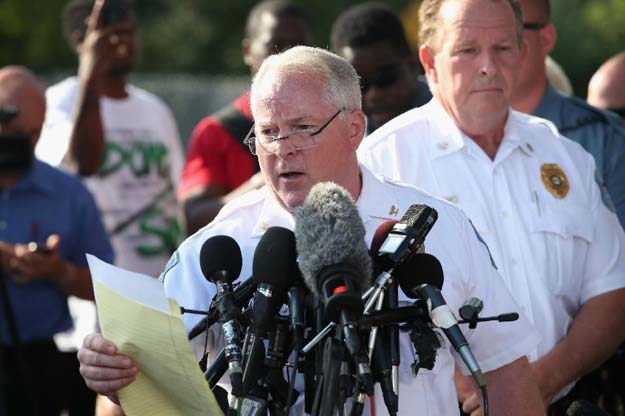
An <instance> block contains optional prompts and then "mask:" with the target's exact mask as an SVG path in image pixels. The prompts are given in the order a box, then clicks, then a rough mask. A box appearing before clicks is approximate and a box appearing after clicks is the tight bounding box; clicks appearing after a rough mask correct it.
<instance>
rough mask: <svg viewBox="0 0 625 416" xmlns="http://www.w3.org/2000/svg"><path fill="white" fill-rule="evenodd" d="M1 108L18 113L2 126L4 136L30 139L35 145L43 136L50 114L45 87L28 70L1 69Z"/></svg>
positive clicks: (19, 68)
mask: <svg viewBox="0 0 625 416" xmlns="http://www.w3.org/2000/svg"><path fill="white" fill-rule="evenodd" d="M0 107H2V108H4V107H13V108H15V109H16V110H17V111H18V113H17V116H16V117H14V118H13V119H11V120H10V121H8V122H6V123H4V124H2V127H1V132H2V133H15V134H25V135H28V136H29V137H30V138H31V139H32V141H33V145H34V144H35V143H36V141H37V139H38V138H39V134H40V133H41V126H42V125H43V120H44V117H45V111H46V99H45V89H44V86H43V85H42V84H41V83H40V82H39V80H37V78H36V77H35V76H34V75H33V74H32V73H31V72H30V71H28V70H27V69H26V68H23V67H19V66H7V67H4V68H0Z"/></svg>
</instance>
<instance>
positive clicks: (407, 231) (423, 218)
mask: <svg viewBox="0 0 625 416" xmlns="http://www.w3.org/2000/svg"><path fill="white" fill-rule="evenodd" d="M437 219H438V212H437V211H436V210H435V209H434V208H431V207H429V206H427V205H423V204H413V205H411V206H410V207H409V208H408V209H407V210H406V212H405V213H404V215H403V216H402V218H401V220H400V221H399V223H394V224H393V222H392V221H386V222H385V223H382V224H381V225H380V226H379V227H378V230H376V234H375V236H374V239H373V243H372V250H373V256H374V259H375V263H376V265H378V266H379V267H381V268H382V270H383V271H386V272H388V273H393V271H394V270H395V269H396V268H397V267H401V265H402V264H404V263H405V262H406V261H407V260H409V259H411V258H412V257H413V256H414V255H415V254H416V253H417V252H418V251H419V250H422V248H423V244H424V241H425V237H426V236H427V235H428V233H429V232H430V230H431V229H432V227H433V226H434V224H435V223H436V220H437ZM391 224H392V226H391ZM389 228H390V229H389ZM386 230H388V231H386ZM384 231H386V233H384ZM382 238H383V239H384V240H383V242H382V243H380V242H379V241H380V240H381V239H382ZM387 276H388V275H386V276H385V273H384V272H383V273H382V274H381V275H380V277H378V279H376V284H378V285H381V284H382V283H381V282H382V281H385V280H387V278H388V277H387ZM387 286H388V287H387V290H386V296H385V298H384V307H385V308H386V309H396V308H397V307H398V306H399V297H398V290H397V279H396V278H395V279H391V280H390V283H387ZM374 293H375V292H374ZM388 335H389V336H388V343H389V352H390V363H391V365H392V380H393V391H394V393H395V395H399V365H400V354H399V326H398V325H390V326H389V329H388Z"/></svg>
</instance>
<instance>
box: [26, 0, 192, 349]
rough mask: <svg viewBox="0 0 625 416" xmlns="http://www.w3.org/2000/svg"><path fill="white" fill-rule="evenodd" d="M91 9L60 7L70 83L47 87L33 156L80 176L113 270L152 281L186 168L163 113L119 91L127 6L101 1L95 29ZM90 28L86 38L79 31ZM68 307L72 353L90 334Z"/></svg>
mask: <svg viewBox="0 0 625 416" xmlns="http://www.w3.org/2000/svg"><path fill="white" fill-rule="evenodd" d="M92 8H93V0H73V1H72V2H70V3H68V4H67V6H66V7H65V10H64V14H63V20H64V21H63V24H64V31H65V35H66V37H67V39H68V41H69V42H70V44H71V45H72V47H74V48H75V50H76V52H77V54H78V58H79V67H78V76H77V77H70V78H68V79H65V80H64V81H62V82H60V83H58V84H56V85H53V86H51V87H50V88H48V90H47V92H46V101H47V111H46V119H45V124H44V127H43V131H42V134H41V139H40V141H39V143H38V145H37V148H36V150H35V152H36V155H37V157H39V158H40V159H41V160H44V161H46V162H48V163H50V164H52V165H60V164H62V165H63V166H64V167H66V168H67V169H69V170H71V171H73V172H75V173H77V174H79V175H81V176H83V177H84V182H85V184H86V185H87V188H88V189H89V190H90V191H91V193H92V194H93V196H94V198H95V200H96V203H97V205H98V207H99V208H100V211H101V212H102V217H103V222H104V224H105V227H106V229H107V231H108V233H109V236H110V239H111V243H112V245H113V248H114V250H115V258H116V264H117V265H118V266H120V267H123V268H125V269H128V270H132V271H135V272H140V273H144V274H147V275H150V276H158V275H159V273H160V272H161V270H162V268H163V266H164V265H165V264H166V263H167V259H168V258H169V256H170V255H171V253H172V251H173V250H174V249H175V248H176V247H177V245H178V243H179V239H180V236H181V232H180V226H179V224H178V219H177V217H178V216H177V204H176V198H175V195H176V188H177V184H178V180H179V177H180V173H181V170H182V165H183V161H184V157H183V152H182V147H181V142H180V138H179V134H178V129H177V126H176V122H175V120H174V118H173V115H172V113H171V111H170V110H169V108H168V107H167V106H166V104H165V103H164V102H163V101H162V100H161V99H159V98H158V97H156V96H155V95H153V94H150V93H149V92H147V91H144V90H142V89H140V88H137V87H134V86H132V85H130V84H128V82H127V78H128V74H129V73H130V71H131V70H132V67H133V64H134V60H135V55H136V51H135V48H136V42H137V36H136V19H135V14H134V11H133V9H132V8H131V6H130V3H129V2H128V1H126V0H115V1H107V2H105V5H104V7H103V9H102V11H101V14H100V18H99V19H98V21H97V22H94V23H93V24H91V22H90V21H89V19H88V16H89V15H90V13H91V10H92ZM88 25H90V26H93V27H92V28H91V27H90V29H89V30H88V29H87V26H88ZM78 303H79V301H77V300H76V299H71V300H70V305H71V309H72V315H73V316H74V318H75V319H76V327H80V328H87V332H84V331H82V332H81V333H77V334H74V336H72V337H70V338H69V339H67V338H66V337H65V338H64V337H57V338H58V339H57V343H58V344H59V346H60V347H62V348H65V349H71V348H74V349H75V348H76V347H77V346H78V345H80V342H81V341H82V338H84V335H86V333H89V332H91V331H92V330H93V325H94V320H95V311H94V307H93V304H92V303H88V304H85V303H81V304H80V305H78Z"/></svg>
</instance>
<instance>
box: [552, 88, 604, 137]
mask: <svg viewBox="0 0 625 416" xmlns="http://www.w3.org/2000/svg"><path fill="white" fill-rule="evenodd" d="M567 103H569V104H570V105H571V106H573V107H576V108H577V110H578V111H580V110H581V111H583V112H584V113H583V114H580V115H579V116H578V117H576V118H574V119H573V120H570V121H569V122H568V123H567V124H566V125H563V126H562V127H561V128H560V133H561V134H562V135H564V136H566V132H567V131H574V130H577V129H581V128H583V127H586V126H589V125H593V124H612V122H611V120H610V118H609V117H608V113H606V112H605V111H603V110H601V109H599V108H596V107H593V106H591V105H590V104H588V103H587V102H586V101H584V100H582V99H581V98H579V97H567Z"/></svg>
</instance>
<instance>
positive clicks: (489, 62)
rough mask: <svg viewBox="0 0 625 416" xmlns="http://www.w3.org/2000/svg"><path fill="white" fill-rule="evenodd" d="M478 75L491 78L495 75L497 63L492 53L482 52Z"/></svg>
mask: <svg viewBox="0 0 625 416" xmlns="http://www.w3.org/2000/svg"><path fill="white" fill-rule="evenodd" d="M479 69H480V75H483V76H493V75H495V74H496V73H497V63H496V61H495V56H494V55H493V52H492V51H489V50H484V51H483V52H482V53H481V54H480V60H479Z"/></svg>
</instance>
